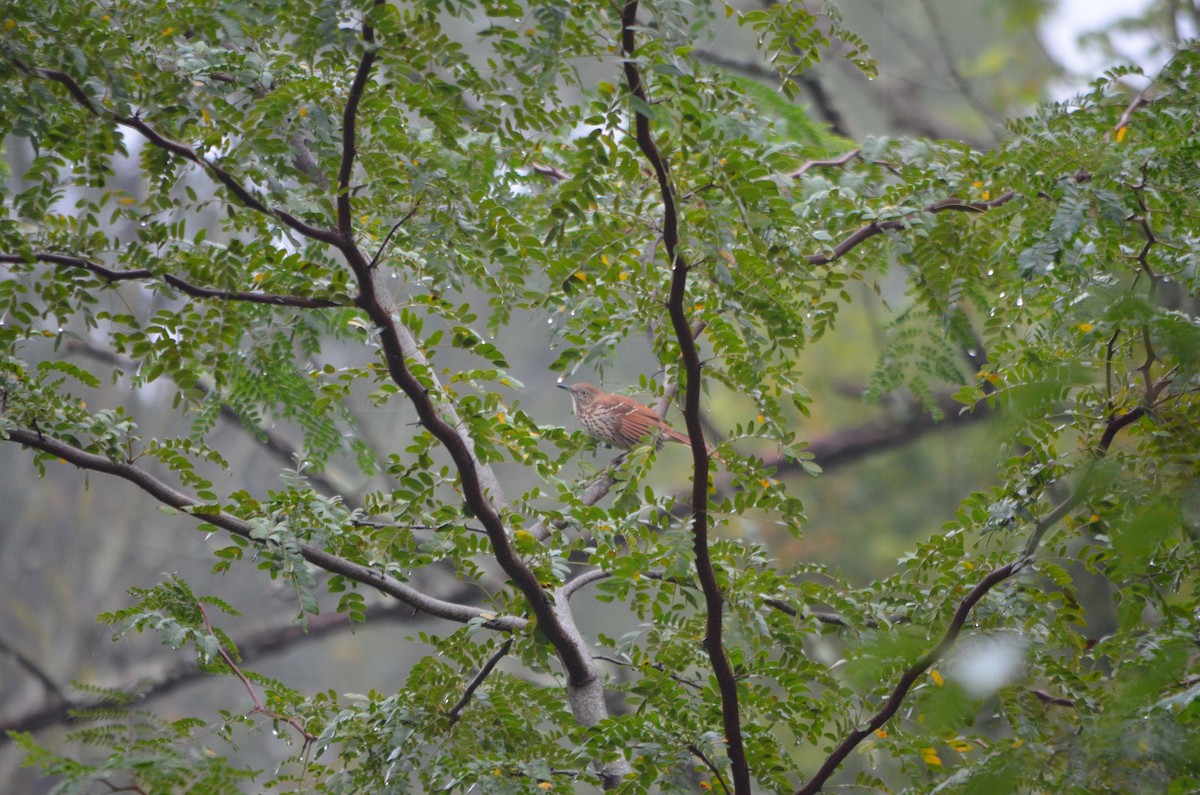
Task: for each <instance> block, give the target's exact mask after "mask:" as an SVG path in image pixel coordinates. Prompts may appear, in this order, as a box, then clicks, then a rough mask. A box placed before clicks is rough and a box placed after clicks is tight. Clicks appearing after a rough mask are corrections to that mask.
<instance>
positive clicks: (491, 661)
mask: <svg viewBox="0 0 1200 795" xmlns="http://www.w3.org/2000/svg"><path fill="white" fill-rule="evenodd" d="M512 643H513V639H512V638H508V639H506V640H505V641H504V643H502V644H500V648H498V649H496V651H494V652H492V656H491V657H488V659H487V662H485V663H484V664H483V667H482V668H480V669H479V673H477V674H476V675H475V678H474V679H472V680H471V682H470V684H468V685H467V689H466V690H464V691H463V694H462V698H460V699H459V700H458V703H457V704H455V705H454V706H453V707H451V708H450V710H449V711H448V712H447V713H446V717H447V718H449V719H450V723H451V724H454V723H458V719H459V718H460V717H461V716H462V711H463V709H464V708H466V706H467V704H468V703H470V701H471V696H473V695H474V694H475V691H476V690H478V689H479V686H480V685H481V684H483V680H484V679H487V677H488V674H490V673H491V672H492V669H494V668H495V667H496V666H497V665H498V664H499V662H500V660H501V659H503V657H504V655H506V654H508V650H509V649H510V648H512Z"/></svg>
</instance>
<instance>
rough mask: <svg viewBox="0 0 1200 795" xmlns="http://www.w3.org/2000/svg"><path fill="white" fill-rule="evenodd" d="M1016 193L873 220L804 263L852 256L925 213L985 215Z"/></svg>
mask: <svg viewBox="0 0 1200 795" xmlns="http://www.w3.org/2000/svg"><path fill="white" fill-rule="evenodd" d="M1016 195H1017V194H1016V192H1015V191H1009V192H1008V193H1004V194H1001V195H1000V196H997V197H996V198H994V199H991V200H990V201H977V202H968V201H964V200H963V199H959V198H957V197H950V198H948V199H941V200H939V201H936V202H934V203H932V204H928V205H926V206H924V207H922V208H921V209H919V210H912V211H910V212H907V213H905V214H904V216H903V217H901V218H894V219H892V220H890V221H883V222H878V221H872V222H871V223H869V224H867V225H866V226H863V227H860V228H858V229H856V230H855V231H854V232H852V233H851V234H849V235H847V236H846V237H845V239H843V240H842V242H840V243H838V244H837V245H836V246H834V247H833V248H832V249H831V250H830V251H829V253H828V254H825V253H822V254H809V255H807V256H806V257H804V261H805V262H807V263H808V264H809V265H828V264H830V263H832V262H834V261H836V260H839V259H841V258H842V257H844V256H846V255H847V254H849V253H850V252H851V251H852V250H854V248H855V247H857V246H858V245H859V244H860V243H862V242H864V241H866V240H870V239H871V238H873V237H875V236H876V235H881V234H883V233H884V232H890V231H894V230H897V229H903V228H904V227H905V226H906V225H907V224H908V219H910V218H912V217H913V216H915V215H920V214H922V213H926V214H930V215H932V214H935V213H942V212H946V211H948V210H953V211H956V212H965V213H982V212H986V211H988V210H991V209H994V208H996V207H999V206H1000V205H1002V204H1007V203H1008V202H1010V201H1012V200H1013V199H1014V198H1015V197H1016Z"/></svg>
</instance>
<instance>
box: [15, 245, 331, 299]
mask: <svg viewBox="0 0 1200 795" xmlns="http://www.w3.org/2000/svg"><path fill="white" fill-rule="evenodd" d="M33 257H34V258H35V259H36V260H38V261H39V262H48V263H50V264H52V265H58V266H59V267H64V268H80V269H82V270H86V271H90V272H91V273H94V274H96V275H97V276H99V277H100V278H102V279H105V280H107V281H109V282H113V283H116V282H128V281H141V280H151V279H162V280H163V281H164V282H166V283H167V284H169V285H170V286H172V287H174V288H175V289H176V290H179V291H180V292H181V293H185V294H187V295H190V296H192V297H193V298H217V299H221V300H225V301H247V302H249V303H253V304H271V305H272V306H294V307H298V308H301V309H326V308H329V307H335V306H347V304H343V303H338V302H337V301H330V300H328V299H325V298H303V297H301V296H296V295H278V294H274V293H258V292H253V291H244V290H218V289H214V288H212V287H199V286H197V285H194V284H192V283H191V282H186V281H184V280H183V279H180V278H179V277H178V276H173V275H171V274H169V273H166V274H156V273H154V272H152V271H150V270H147V269H145V268H141V269H139V270H132V271H118V270H113V269H111V268H106V267H105V266H103V265H101V264H100V263H98V262H93V261H91V260H89V259H86V258H85V257H76V256H72V255H69V254H54V253H52V252H49V251H35V252H34V253H33ZM0 262H10V263H23V262H26V259H25V257H23V256H21V255H20V254H0Z"/></svg>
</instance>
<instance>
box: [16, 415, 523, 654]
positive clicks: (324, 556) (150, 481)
mask: <svg viewBox="0 0 1200 795" xmlns="http://www.w3.org/2000/svg"><path fill="white" fill-rule="evenodd" d="M5 433H6V435H7V438H8V439H9V440H10V441H14V442H17V443H18V444H21V445H24V446H26V447H32V448H34V449H36V450H41V451H43V452H46V453H49V454H50V455H53V456H57V457H59V458H61V459H62V460H64V461H66V462H67V463H70V464H74V465H75V466H77V467H79V468H81V469H86V470H90V471H93V472H103V473H105V474H108V475H114V476H116V477H119V478H121V479H123V480H127V481H129V482H130V483H132V484H134V485H135V486H137V487H138V488H140V489H141V490H142V491H144V492H146V493H147V494H149V495H150V496H151V497H154V498H155V499H156V500H158V501H159V502H161V503H162V504H163V505H167V506H169V507H172V508H175V509H177V510H179V511H183V512H185V513H188V514H191V515H192V516H194V517H196V518H197V519H199V520H200V521H202V522H207V523H208V524H211V525H214V526H216V527H219V528H221V529H222V530H225V531H227V532H229V533H232V534H234V535H237V536H241V537H242V538H245V539H248V540H254V539H252V537H251V529H252V528H251V526H250V523H249V522H247V521H246V520H244V519H239V518H238V517H235V516H230V515H228V514H223V513H221V514H215V513H203V512H200V511H196V510H195V508H196V507H197V506H201V505H203V504H204V503H202V502H200V500H197V499H194V498H192V497H189V496H188V495H186V494H184V493H183V492H180V491H177V490H175V489H173V488H172V487H171V486H169V485H167V484H166V483H164V482H162V481H161V480H158V479H157V478H155V477H154V476H153V475H151V474H150V473H148V472H146V471H145V470H144V469H140V468H138V467H135V466H133V465H132V464H129V463H125V462H121V461H113V460H112V459H110V458H107V457H105V456H102V455H97V454H96V453H90V452H88V451H87V450H83V449H81V448H78V447H75V446H73V445H70V444H67V443H66V442H63V441H60V440H58V439H52V438H50V437H48V436H45V435H44V434H42V433H39V432H38V431H34V430H27V429H25V428H12V429H9V430H8V431H6V432H5ZM255 543H258V542H257V540H255ZM299 552H300V555H301V556H302V557H303V558H304V559H305V560H306V561H308V562H309V563H311V564H312V565H314V566H316V567H317V568H320V569H324V570H325V571H328V572H331V573H333V574H340V575H342V576H343V577H345V578H347V579H350V580H354V581H355V582H359V583H362V584H363V585H367V586H370V587H371V588H374V589H375V590H377V591H379V592H380V593H385V594H387V595H388V596H392V597H395V598H396V599H399V600H400V601H401V602H404V603H405V604H407V605H410V606H412V607H413V608H415V609H417V610H420V611H422V612H425V613H429V614H430V615H433V616H437V617H439V618H444V619H447V620H449V621H457V622H460V623H466V622H468V621H481V622H483V625H484V626H486V627H488V628H490V629H497V630H506V631H514V630H519V629H523V628H524V627H525V626H526V624H527V623H528V622H527V621H526V620H525V619H523V618H517V617H515V616H496V615H495V614H493V613H490V612H488V611H486V610H482V609H480V608H477V607H471V606H470V605H463V604H456V603H454V602H447V601H444V600H442V599H438V598H436V597H432V596H429V595H427V594H424V593H421V592H420V591H418V590H416V589H415V588H412V587H410V586H408V585H405V584H404V583H403V582H400V581H399V580H397V579H396V578H394V577H389V576H388V575H386V574H384V573H382V572H380V571H376V570H375V569H372V568H370V567H369V566H364V565H362V564H360V563H355V562H353V561H350V560H346V559H345V558H340V557H338V556H336V555H332V554H330V553H328V552H326V551H325V550H323V549H318V548H317V547H314V546H311V545H309V544H300V545H299Z"/></svg>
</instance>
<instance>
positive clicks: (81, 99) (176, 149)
mask: <svg viewBox="0 0 1200 795" xmlns="http://www.w3.org/2000/svg"><path fill="white" fill-rule="evenodd" d="M14 63H15V64H16V66H17V67H18V68H20V69H21V70H23V71H25V72H26V73H28V74H32V75H34V76H37V77H41V78H44V79H46V80H52V81H54V82H56V83H58V84H60V85H62V86H63V87H65V88H66V89H67V93H69V94H70V95H71V97H72V98H73V99H74V100H75V101H76V102H77V103H78V104H79V105H80V106H82V107H83V108H84V109H85V110H87V111H88V112H89V113H91V114H92V115H93V116H95V117H97V118H107V119H111V120H112V121H114V122H116V123H117V124H119V125H121V126H122V127H128V128H130V129H132V130H137V131H138V132H139V133H141V134H142V136H143V137H145V138H146V139H147V140H149V141H150V143H152V144H154V145H155V146H157V147H158V148H160V149H163V150H165V151H168V152H171V153H172V154H174V155H177V156H178V157H181V158H183V159H184V160H187V161H188V162H191V163H195V164H196V165H198V166H200V167H201V168H203V169H204V170H205V171H207V172H208V173H210V174H212V176H213V178H214V179H216V180H217V182H220V183H221V184H222V185H224V186H225V187H226V188H227V189H228V190H229V192H230V193H232V194H233V195H234V196H235V197H236V198H237V200H238V201H240V202H241V203H242V204H243V205H245V206H246V207H249V208H250V209H252V210H255V211H256V212H259V213H262V214H263V215H268V216H271V217H273V218H277V219H279V220H280V221H282V222H283V223H284V224H286V225H287V226H289V227H291V228H292V229H294V230H295V231H296V232H298V233H300V234H301V235H304V236H305V237H307V238H311V239H313V240H320V241H322V242H324V243H329V244H331V245H335V246H337V245H339V244H340V243H341V242H342V241H341V240H340V239H339V237H338V235H337V233H336V232H334V231H333V230H331V229H324V228H322V227H318V226H313V225H311V224H309V223H306V222H305V221H302V220H300V219H299V218H297V217H296V216H294V215H292V214H291V213H289V212H288V211H287V210H284V209H283V208H281V207H275V208H270V207H267V206H266V205H265V204H263V203H262V202H261V201H259V200H258V199H257V198H255V197H254V195H253V194H251V193H250V191H249V190H247V189H246V187H245V186H243V185H242V184H241V183H240V182H239V181H238V180H237V179H236V178H235V177H234V176H233V175H232V174H230V173H229V172H228V171H226V170H225V169H223V168H221V167H220V166H218V165H217V164H216V163H214V162H213V161H211V160H209V159H208V158H206V157H203V156H201V155H200V154H198V153H197V152H196V151H195V150H194V149H192V148H191V147H190V146H188V145H187V144H183V143H180V142H179V141H174V140H172V139H170V138H167V137H166V136H165V135H162V134H160V133H159V132H158V131H157V130H155V129H154V128H153V127H151V126H150V125H148V124H146V122H144V121H142V119H141V118H139V117H137V116H120V115H117V114H116V113H110V112H108V111H103V110H101V109H100V108H98V107H97V106H96V105H95V103H93V102H92V100H91V98H90V97H88V95H87V93H86V92H85V91H84V90H83V88H82V87H81V86H80V85H79V84H78V83H77V82H75V79H74V78H73V77H71V76H70V75H68V74H67V73H66V72H63V71H60V70H58V69H43V68H40V67H38V68H33V69H30V68H29V67H27V66H25V65H24V64H22V63H21V62H19V61H14Z"/></svg>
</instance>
